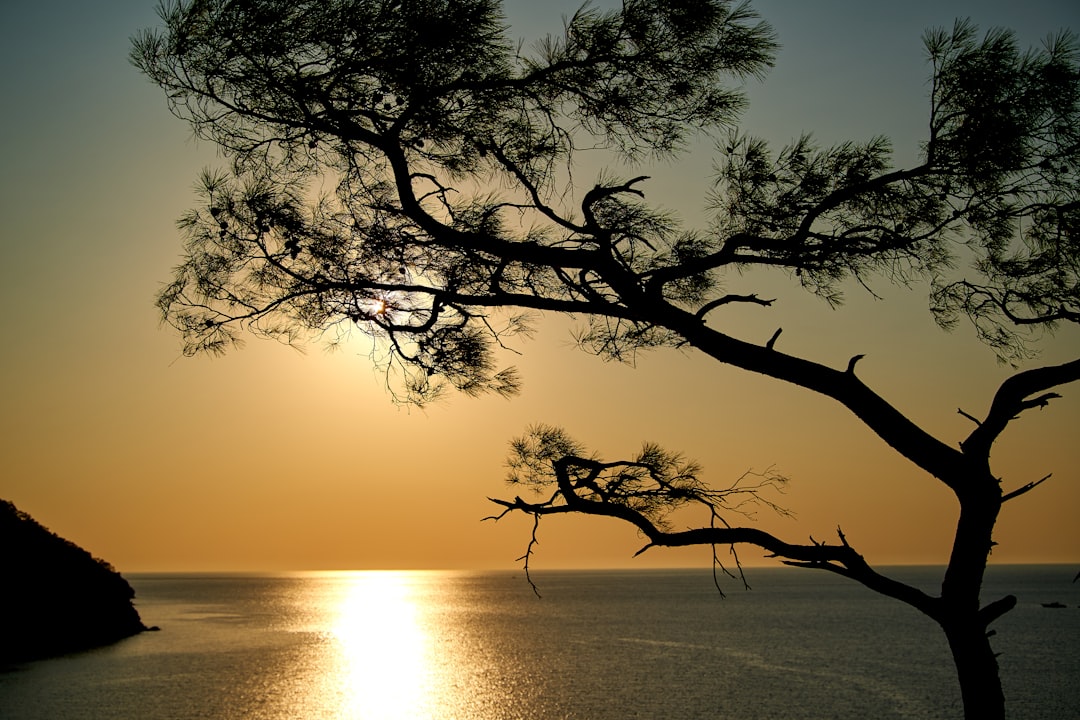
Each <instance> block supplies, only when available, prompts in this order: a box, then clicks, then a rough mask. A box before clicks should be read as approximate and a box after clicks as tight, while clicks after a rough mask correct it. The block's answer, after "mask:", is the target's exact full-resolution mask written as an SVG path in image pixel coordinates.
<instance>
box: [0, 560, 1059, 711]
mask: <svg viewBox="0 0 1080 720" xmlns="http://www.w3.org/2000/svg"><path fill="white" fill-rule="evenodd" d="M895 572H896V573H897V574H899V575H902V576H904V579H907V580H909V581H911V582H914V583H916V584H919V585H921V586H922V587H924V588H926V589H928V590H933V589H934V586H935V585H936V584H938V583H939V577H940V570H939V569H934V568H903V569H897V570H896V571H895ZM749 573H750V574H749V578H750V581H751V584H752V585H753V586H754V589H753V590H752V591H750V592H744V591H742V590H741V588H740V587H739V586H738V584H737V583H735V582H734V581H732V582H729V583H728V585H730V587H728V588H727V590H728V593H727V598H726V599H722V598H721V597H720V596H719V595H718V593H717V592H716V590H715V589H714V588H713V586H712V581H711V577H710V575H709V573H708V571H701V570H692V571H634V572H616V571H609V572H547V573H538V574H537V576H536V577H537V580H538V583H539V585H540V589H541V591H542V592H543V599H537V598H536V597H534V596H533V594H532V591H531V589H530V588H529V587H528V585H527V584H525V582H524V580H523V579H522V578H521V576H520V574H518V573H454V572H401V573H390V572H356V573H305V574H294V575H277V576H241V577H234V576H219V575H132V576H130V580H131V582H132V585H133V586H134V587H135V589H136V592H137V594H138V606H139V610H140V612H141V613H142V616H143V620H144V621H145V622H146V623H148V624H154V625H160V626H161V627H162V628H163V630H162V632H158V633H144V634H142V635H140V636H138V637H135V638H131V639H129V640H126V641H123V642H121V643H118V644H117V645H114V646H111V647H108V648H103V649H100V650H95V651H91V652H86V653H80V654H76V655H71V656H67V657H63V658H57V659H54V660H46V661H41V662H35V663H27V664H24V665H19V666H16V667H15V668H12V669H9V670H8V671H6V672H0V717H2V718H13V719H23V718H25V719H28V720H29V719H36V718H42V719H43V720H44V719H48V720H58V719H65V718H70V719H72V720H79V719H84V718H85V719H87V720H99V719H105V718H109V719H113V718H120V719H126V718H132V719H139V720H158V719H166V718H167V719H169V720H178V719H187V718H192V719H194V718H200V719H213V720H217V719H232V718H258V719H266V720H281V719H285V718H290V719H292V718H296V719H309V718H311V719H317V718H328V719H329V718H348V719H357V720H359V719H363V720H380V719H386V720H404V719H409V718H433V719H442V718H447V719H453V718H459V719H473V718H476V719H480V720H489V719H490V720H494V719H503V718H507V719H509V718H584V719H591V718H601V719H603V718H620V719H621V718H730V719H737V718H738V719H741V718H860V719H862V718H867V717H873V718H875V720H884V719H886V718H957V717H960V715H961V713H960V701H959V692H958V690H957V688H956V687H955V680H954V677H953V670H952V666H951V660H950V658H949V655H948V650H947V647H946V645H945V642H944V639H943V638H941V637H940V633H939V632H938V631H937V630H936V629H935V627H934V626H933V625H932V624H931V623H930V621H929V620H927V619H925V618H923V617H922V616H921V615H920V614H918V613H917V612H915V611H913V610H910V609H909V608H907V607H906V606H904V605H902V604H900V603H898V602H896V601H890V600H888V599H885V598H880V597H877V596H875V595H874V594H872V593H870V592H869V591H867V590H864V589H862V588H861V587H859V586H857V585H854V584H852V583H850V582H847V581H844V580H843V579H841V578H836V577H833V576H831V575H827V574H824V573H813V572H808V571H802V570H790V569H752V570H750V571H749ZM1074 573H1075V569H1074V568H1069V567H1060V566H1033V567H1007V568H995V569H994V572H993V574H992V575H991V577H990V579H989V581H988V586H987V594H986V597H987V598H990V597H996V596H997V595H1000V594H1003V593H1005V592H1014V593H1015V594H1017V595H1018V596H1019V598H1020V603H1019V605H1018V607H1017V609H1016V610H1015V611H1013V612H1012V613H1010V614H1009V615H1007V616H1006V617H1005V618H1003V619H1002V620H1001V621H999V623H998V624H997V626H996V627H997V630H998V636H997V637H996V638H995V647H996V648H997V649H998V650H999V651H1000V652H1002V653H1003V654H1002V656H1001V658H1000V662H1001V665H1002V671H1003V677H1004V681H1005V683H1006V693H1007V695H1008V697H1009V698H1010V701H1011V705H1010V713H1011V714H1010V716H1011V717H1013V718H1053V719H1054V720H1062V719H1068V718H1080V687H1078V683H1077V680H1078V678H1080V642H1078V641H1080V607H1078V606H1080V583H1077V584H1075V585H1074V584H1072V583H1071V579H1072V575H1073V574H1074ZM1052 601H1060V602H1064V603H1066V604H1067V605H1068V606H1069V607H1068V608H1066V609H1060V610H1051V609H1047V608H1044V607H1042V603H1044V602H1052Z"/></svg>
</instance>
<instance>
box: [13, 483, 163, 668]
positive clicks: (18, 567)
mask: <svg viewBox="0 0 1080 720" xmlns="http://www.w3.org/2000/svg"><path fill="white" fill-rule="evenodd" d="M0 560H2V563H0V564H2V568H3V585H4V590H3V592H0V662H12V661H18V660H30V659H35V658H43V657H49V656H52V655H60V654H63V653H67V652H73V651H76V650H85V649H87V648H91V647H96V646H98V645H105V644H108V643H112V642H116V641H117V640H120V639H122V638H125V637H128V636H130V635H135V634H136V633H140V632H142V631H143V630H146V627H145V626H144V625H143V624H142V621H141V620H140V619H139V613H138V611H137V610H135V607H134V606H133V605H132V600H133V599H134V597H135V591H134V590H132V589H131V586H130V585H129V584H128V582H127V580H125V579H124V578H123V577H122V576H121V575H120V573H118V572H116V570H115V569H114V568H113V567H112V565H110V564H109V563H107V562H105V561H104V560H101V559H100V558H95V557H93V556H92V555H91V554H90V553H88V552H87V551H86V550H83V549H82V548H80V547H79V546H78V545H76V544H75V543H73V542H71V541H70V540H65V539H64V538H62V537H60V536H58V535H56V534H55V533H52V532H50V531H49V530H48V529H47V528H45V527H44V526H42V525H41V524H40V523H38V522H37V521H36V520H34V519H33V518H32V517H30V516H29V515H27V514H26V513H24V512H22V511H21V510H19V509H18V508H16V507H15V506H14V505H13V504H12V503H10V502H8V501H6V500H0Z"/></svg>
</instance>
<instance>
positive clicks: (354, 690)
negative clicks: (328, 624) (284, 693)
mask: <svg viewBox="0 0 1080 720" xmlns="http://www.w3.org/2000/svg"><path fill="white" fill-rule="evenodd" d="M341 580H342V582H343V583H344V587H343V588H342V591H341V595H340V601H339V604H338V608H337V613H336V618H335V620H334V624H333V628H332V630H331V635H332V637H333V640H334V641H335V643H336V645H337V653H336V664H337V667H336V668H335V672H334V673H333V675H334V678H335V679H334V683H333V684H334V686H335V688H334V690H335V692H336V693H337V695H338V697H339V698H340V702H339V704H338V707H339V712H338V713H337V717H343V718H363V719H364V720H377V719H380V718H386V719H388V720H389V719H391V718H394V719H396V718H419V717H431V716H432V714H433V710H434V708H433V704H434V702H435V699H436V697H437V693H436V688H435V687H434V686H435V680H436V678H435V677H434V672H433V662H432V660H433V658H432V648H431V641H430V636H429V632H428V629H427V628H426V627H425V622H424V618H423V615H424V613H423V612H422V608H421V607H420V602H419V601H418V598H417V597H416V591H415V583H416V580H415V578H414V577H413V576H412V574H411V573H407V572H357V573H349V574H347V575H344V576H342V578H341Z"/></svg>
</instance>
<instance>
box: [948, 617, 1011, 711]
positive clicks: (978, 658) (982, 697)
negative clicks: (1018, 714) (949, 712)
mask: <svg viewBox="0 0 1080 720" xmlns="http://www.w3.org/2000/svg"><path fill="white" fill-rule="evenodd" d="M942 629H943V630H944V631H945V636H946V637H947V638H948V640H949V648H950V649H951V650H952V656H953V662H955V663H956V674H957V677H958V679H959V680H960V695H961V697H962V698H963V701H964V717H965V718H966V719H967V720H1004V718H1005V694H1004V692H1003V691H1002V689H1001V678H1000V676H999V674H998V664H997V658H996V657H995V655H994V651H993V649H992V648H991V647H990V639H989V638H988V637H987V634H986V628H985V627H984V626H983V624H982V622H980V620H979V618H978V616H977V615H976V616H974V617H970V618H966V619H964V618H960V619H957V620H956V621H945V622H943V623H942Z"/></svg>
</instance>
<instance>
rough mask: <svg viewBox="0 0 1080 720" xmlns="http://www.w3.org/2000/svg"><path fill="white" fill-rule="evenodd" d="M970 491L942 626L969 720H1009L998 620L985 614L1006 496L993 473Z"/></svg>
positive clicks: (944, 591) (946, 585) (964, 497)
mask: <svg viewBox="0 0 1080 720" xmlns="http://www.w3.org/2000/svg"><path fill="white" fill-rule="evenodd" d="M965 489H966V492H962V493H959V494H958V497H959V500H960V519H959V522H958V523H957V527H956V536H955V539H954V541H953V549H952V555H951V556H950V558H949V566H948V568H947V569H946V571H945V580H944V582H943V583H942V587H941V601H942V613H941V615H940V616H939V617H938V623H939V624H940V625H941V628H942V630H944V631H945V637H946V638H947V639H948V641H949V648H950V649H951V650H952V656H953V662H954V663H955V664H956V674H957V678H958V679H959V681H960V694H961V696H962V698H963V701H964V717H965V718H967V720H1004V718H1005V694H1004V692H1003V691H1002V689H1001V677H1000V675H999V673H998V664H997V657H996V656H995V655H994V651H993V648H991V647H990V637H989V634H988V631H987V625H988V624H989V623H990V622H991V621H992V619H993V618H992V617H989V616H988V615H986V614H984V613H982V612H980V609H981V608H980V605H981V597H980V595H981V590H982V583H983V578H984V576H985V573H986V564H987V560H988V559H989V557H990V551H991V548H992V547H993V545H994V542H993V539H992V536H993V531H994V525H995V524H996V522H997V516H998V513H999V511H1000V510H1001V490H1000V487H999V486H998V484H997V481H996V480H995V479H994V478H993V476H992V475H990V474H989V472H988V470H987V472H986V474H985V475H984V477H983V480H982V482H976V483H970V484H969V485H967V487H966V488H965Z"/></svg>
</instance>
